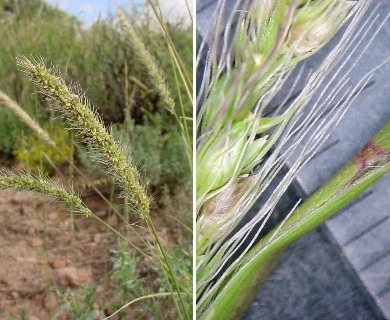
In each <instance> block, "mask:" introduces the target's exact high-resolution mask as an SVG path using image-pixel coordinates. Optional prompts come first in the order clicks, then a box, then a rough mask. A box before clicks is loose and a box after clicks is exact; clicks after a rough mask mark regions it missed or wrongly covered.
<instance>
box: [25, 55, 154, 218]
mask: <svg viewBox="0 0 390 320" xmlns="http://www.w3.org/2000/svg"><path fill="white" fill-rule="evenodd" d="M17 61H18V64H19V66H21V67H22V68H23V70H22V71H23V72H24V73H25V74H26V75H27V76H28V77H29V78H30V79H31V80H32V82H33V83H34V84H35V85H36V87H37V88H38V89H39V91H40V92H41V93H42V94H44V95H45V96H47V97H48V98H50V99H53V100H54V101H55V102H56V104H55V105H56V108H57V109H58V110H59V111H60V112H61V113H62V114H63V115H64V117H65V119H66V120H67V121H68V122H69V124H70V125H71V127H72V128H73V129H76V130H77V132H78V135H79V136H80V137H81V138H82V140H83V141H85V142H86V143H87V145H88V146H89V147H90V148H91V149H94V150H95V151H96V152H97V154H98V160H99V161H101V162H102V163H104V164H105V166H106V167H107V169H108V171H109V173H110V174H111V175H112V176H113V177H114V178H115V180H116V181H117V183H118V184H119V185H120V187H121V188H122V189H123V192H124V194H125V196H126V197H127V198H128V199H129V200H130V205H131V206H132V208H133V209H134V211H135V212H136V213H137V214H139V216H140V218H141V219H145V218H146V216H147V215H148V212H149V199H148V197H147V195H146V191H145V189H144V188H143V187H142V186H141V183H140V181H139V176H138V173H137V170H136V168H135V167H134V166H133V165H132V163H131V161H129V158H128V157H127V158H126V156H125V155H124V154H123V153H122V152H121V151H120V148H119V147H118V145H117V143H116V142H115V140H114V139H113V137H112V136H111V135H110V134H109V133H108V131H107V130H106V128H105V127H104V125H103V122H102V120H101V118H100V117H99V116H98V115H97V113H96V112H95V110H94V109H93V107H92V106H91V104H90V102H89V101H88V99H86V98H85V96H84V95H83V94H81V93H80V89H78V88H77V87H76V90H72V89H69V87H68V86H67V85H66V83H65V81H64V80H63V78H62V77H61V75H60V73H59V71H58V70H57V71H56V70H55V68H52V69H48V68H46V66H45V64H44V62H43V61H42V60H41V59H37V60H29V59H27V58H26V57H21V58H18V59H17Z"/></svg>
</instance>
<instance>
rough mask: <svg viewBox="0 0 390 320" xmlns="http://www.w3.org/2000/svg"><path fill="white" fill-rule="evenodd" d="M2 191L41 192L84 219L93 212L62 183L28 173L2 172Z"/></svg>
mask: <svg viewBox="0 0 390 320" xmlns="http://www.w3.org/2000/svg"><path fill="white" fill-rule="evenodd" d="M0 188H1V189H8V188H13V189H19V190H28V191H33V192H39V193H41V194H44V195H46V196H51V197H53V198H54V199H55V200H57V201H60V202H62V203H64V204H65V205H66V206H68V207H71V208H73V209H74V210H76V211H77V212H79V213H81V214H82V215H83V216H84V217H90V216H91V215H92V212H91V211H90V210H89V209H88V208H87V207H85V206H84V205H83V203H82V201H81V199H80V198H79V197H78V196H77V195H76V194H75V193H74V191H73V190H66V189H65V188H64V186H62V185H61V183H60V182H55V181H53V180H52V179H49V178H48V177H44V176H42V175H32V174H30V173H27V172H15V171H11V170H1V171H0Z"/></svg>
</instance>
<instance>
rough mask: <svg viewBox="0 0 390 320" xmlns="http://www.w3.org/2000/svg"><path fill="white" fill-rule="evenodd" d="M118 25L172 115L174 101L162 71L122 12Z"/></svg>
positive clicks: (119, 13)
mask: <svg viewBox="0 0 390 320" xmlns="http://www.w3.org/2000/svg"><path fill="white" fill-rule="evenodd" d="M118 15H119V18H120V23H121V24H122V26H123V29H124V31H125V33H126V36H127V40H128V42H129V45H130V47H131V49H132V50H134V52H135V53H136V55H137V56H138V58H139V59H140V61H141V63H142V64H143V65H144V67H145V70H146V71H147V73H148V75H149V78H150V80H151V81H152V83H153V85H154V87H155V88H156V91H157V93H158V94H159V95H160V97H161V99H162V102H163V103H164V108H165V109H167V110H168V111H169V112H171V113H174V110H175V101H174V100H173V98H172V94H171V91H170V90H169V88H168V86H167V84H166V81H165V79H164V76H163V71H162V70H161V69H160V68H159V67H158V66H157V63H156V62H155V60H154V58H153V57H152V55H151V54H150V53H149V52H148V50H147V49H146V48H145V46H144V44H143V43H142V41H141V39H140V38H139V37H138V36H137V33H136V31H135V30H134V28H133V27H132V25H131V24H130V23H129V22H128V21H127V20H126V18H125V16H124V15H123V13H122V12H120V11H119V12H118Z"/></svg>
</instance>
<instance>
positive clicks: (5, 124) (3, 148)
mask: <svg viewBox="0 0 390 320" xmlns="http://www.w3.org/2000/svg"><path fill="white" fill-rule="evenodd" d="M23 130H26V131H27V128H26V127H25V125H24V124H23V123H22V122H21V121H20V120H19V119H18V118H17V117H16V116H15V115H14V113H13V112H12V111H11V110H8V109H6V108H5V107H0V152H1V153H3V154H5V155H12V152H13V150H14V147H15V146H16V145H18V144H19V142H20V133H21V132H23Z"/></svg>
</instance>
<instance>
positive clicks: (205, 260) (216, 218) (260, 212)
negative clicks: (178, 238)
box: [196, 0, 390, 319]
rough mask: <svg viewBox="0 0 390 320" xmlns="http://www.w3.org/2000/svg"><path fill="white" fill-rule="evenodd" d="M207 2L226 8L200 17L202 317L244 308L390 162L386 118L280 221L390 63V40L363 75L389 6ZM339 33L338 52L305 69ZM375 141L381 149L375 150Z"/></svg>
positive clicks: (230, 315)
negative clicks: (300, 243) (290, 198)
mask: <svg viewBox="0 0 390 320" xmlns="http://www.w3.org/2000/svg"><path fill="white" fill-rule="evenodd" d="M207 10H209V11H211V13H212V12H213V11H212V10H214V17H215V19H212V23H210V24H209V25H208V27H207V26H206V27H205V26H204V25H202V24H201V25H200V27H199V29H198V31H199V32H201V33H202V35H203V38H204V42H203V43H200V44H198V53H197V68H198V69H197V72H198V73H200V74H199V75H198V78H197V79H198V80H199V79H201V81H199V82H198V83H197V89H198V95H197V114H198V116H197V160H196V161H197V172H196V192H197V193H196V201H197V203H196V214H197V220H196V230H197V231H196V232H197V243H196V246H197V252H196V255H197V278H196V282H197V289H196V291H197V317H198V319H238V318H240V317H241V316H243V315H244V313H245V311H246V308H248V306H249V305H250V303H251V301H252V299H253V298H254V296H255V294H256V291H257V290H258V289H259V287H260V285H261V284H262V283H264V281H265V280H266V279H267V277H268V275H269V274H270V272H271V270H272V268H274V267H275V265H277V262H278V260H279V259H280V257H281V254H282V253H283V252H284V251H285V250H286V249H287V246H288V245H289V244H290V243H292V242H293V241H294V240H296V239H298V238H299V237H300V236H302V235H304V234H305V233H307V232H308V231H310V230H312V229H314V228H315V227H317V226H318V225H320V224H321V223H322V222H324V221H325V220H326V219H327V218H329V217H331V216H332V215H333V214H335V213H336V212H338V211H339V210H340V209H342V208H343V207H344V206H345V205H347V204H348V203H350V202H353V201H354V199H356V198H357V197H358V196H359V195H360V194H361V193H362V192H363V191H364V190H365V189H366V188H368V187H369V186H370V185H371V184H373V183H374V182H375V181H376V180H378V179H379V178H380V177H382V176H383V175H385V174H386V173H387V172H388V171H389V169H390V165H389V145H388V139H389V124H388V122H387V123H386V120H387V119H386V118H385V119H383V120H382V121H381V125H383V127H382V128H381V129H380V128H378V129H380V130H379V131H378V132H377V134H376V135H375V136H374V137H373V138H372V140H371V142H370V144H369V145H367V146H366V147H365V148H364V149H363V150H362V151H361V153H360V154H358V155H357V156H356V157H355V158H354V159H352V160H351V161H350V162H348V163H347V164H346V165H345V167H344V168H343V169H341V171H339V172H338V173H336V174H335V175H334V176H333V177H332V178H330V179H329V181H328V182H326V183H325V184H324V185H323V186H322V187H320V188H318V189H317V190H316V191H315V192H314V193H313V194H312V195H310V194H309V195H306V197H308V199H306V201H304V200H302V199H301V200H299V198H298V199H297V200H295V201H296V202H295V203H294V202H293V203H292V204H291V205H290V207H288V208H286V209H287V210H288V211H286V212H284V218H283V219H282V220H281V221H278V222H279V224H277V223H278V222H277V223H276V225H275V222H273V223H274V225H273V226H272V220H273V221H275V220H274V219H275V218H276V217H274V216H275V215H276V214H277V213H276V211H277V208H278V207H280V206H283V205H281V204H280V202H281V199H283V198H285V194H286V193H287V191H288V190H291V186H292V185H293V183H296V178H297V177H298V176H299V175H300V173H301V172H304V169H305V168H306V165H307V164H308V163H309V162H311V160H312V159H314V158H315V157H316V155H317V153H319V152H320V151H322V149H323V148H324V146H325V145H326V142H327V140H328V139H329V137H330V136H331V133H332V130H334V128H335V127H336V126H337V124H338V123H339V122H340V120H341V119H342V118H343V116H345V114H346V113H347V111H348V110H349V109H353V106H354V103H355V101H356V99H357V97H359V94H360V93H361V92H362V91H364V90H365V88H367V87H369V86H370V85H372V79H373V77H374V75H375V73H378V72H379V71H380V70H381V68H383V66H385V65H388V62H389V57H390V55H389V51H387V54H386V53H384V58H382V60H379V61H378V62H377V64H376V65H375V66H374V67H373V68H371V69H367V70H366V72H365V74H363V75H362V76H360V78H359V79H357V81H352V80H351V74H352V73H353V69H354V67H355V66H356V65H357V64H358V63H359V60H361V57H362V55H364V54H367V55H368V52H367V51H369V50H370V48H369V46H370V44H371V43H372V42H373V41H374V39H375V36H376V35H377V34H378V32H380V31H381V30H382V29H383V28H384V25H385V23H386V21H387V19H388V15H387V16H386V14H384V15H382V16H381V17H380V16H379V13H377V12H378V11H377V10H378V8H377V7H375V4H373V3H372V2H371V1H343V0H340V1H277V0H275V1H267V2H256V1H255V2H251V1H247V2H235V3H233V2H229V1H218V3H217V4H215V5H211V4H210V3H207V2H204V7H201V9H198V11H197V16H198V17H202V15H204V16H206V15H207V14H211V13H210V12H208V11H207ZM370 10H371V12H369V11H370ZM378 20H380V21H379V26H378V25H375V26H374V23H375V22H377V21H378ZM198 21H199V20H198ZM369 30H370V31H372V32H371V38H369V37H368V36H367V33H368V31H369ZM338 31H340V32H339V33H340V36H338V37H337V40H335V41H331V40H333V39H332V38H333V37H334V36H335V34H336V33H337V32H338ZM330 41H331V42H332V46H331V47H329V48H330V49H327V50H328V52H327V54H326V55H325V56H324V55H322V57H321V58H320V59H319V62H318V63H317V65H316V66H315V67H312V68H311V69H308V68H307V69H305V68H304V67H305V65H304V63H305V61H306V60H310V61H315V57H316V53H317V52H318V51H320V49H322V48H323V47H324V46H325V45H326V44H327V43H328V42H330ZM387 49H388V48H387ZM355 53H356V54H355ZM311 56H313V59H311ZM309 58H310V59H309ZM354 59H355V60H354ZM299 62H303V64H299ZM295 67H297V68H296V70H294V69H295ZM375 125H376V126H377V125H378V124H375ZM378 129H377V130H378ZM363 142H364V141H363ZM371 144H374V145H375V150H376V151H372V152H371V151H370V152H367V150H370V148H371V147H370V145H371ZM362 158H363V159H364V160H362V161H363V162H361V161H360V160H357V159H362ZM292 159H294V160H292ZM358 162H359V163H364V164H358ZM374 163H376V165H373V164H374ZM324 182H325V181H324ZM290 192H291V191H290ZM257 201H258V202H259V203H258V204H257ZM254 206H255V207H256V209H253V210H251V208H252V207H254ZM286 209H285V210H286ZM255 210H256V211H255ZM276 219H277V218H276ZM267 232H269V233H268V234H267ZM298 291H299V290H298ZM275 292H277V290H276V289H275ZM291 294H293V292H291ZM318 298H319V297H318ZM263 300H264V304H265V303H268V304H269V303H271V302H270V301H269V299H262V298H261V296H260V295H259V297H258V298H257V300H256V303H257V304H262V303H263V302H262V301H263ZM267 301H268V302H267ZM272 303H273V302H272ZM379 305H380V304H379ZM380 308H381V307H380ZM268 309H269V310H272V307H269V308H268ZM264 310H266V307H264ZM291 312H294V309H293V310H292V311H291ZM271 314H273V313H272V311H269V319H271ZM253 316H254V318H256V319H257V317H256V315H255V314H254V315H253ZM258 316H259V315H258ZM280 317H281V316H280V315H279V318H280ZM291 317H292V318H291V319H293V317H294V316H293V315H291ZM297 317H298V318H300V317H299V316H297ZM279 318H278V316H277V315H276V313H275V319H279ZM309 318H310V316H309ZM342 318H343V317H342V316H341V318H340V319H342ZM272 319H274V318H272ZM283 319H287V318H286V316H285V315H284V316H283Z"/></svg>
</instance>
